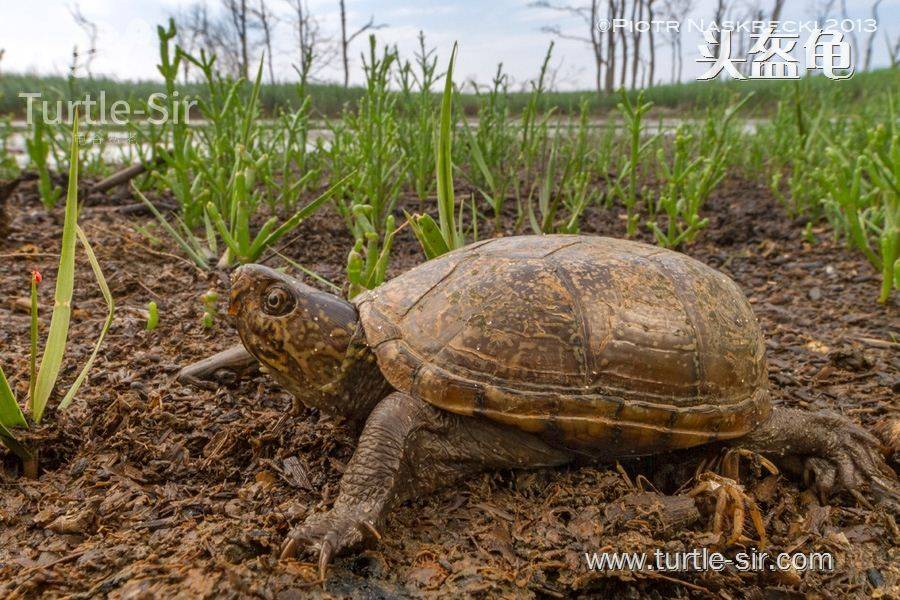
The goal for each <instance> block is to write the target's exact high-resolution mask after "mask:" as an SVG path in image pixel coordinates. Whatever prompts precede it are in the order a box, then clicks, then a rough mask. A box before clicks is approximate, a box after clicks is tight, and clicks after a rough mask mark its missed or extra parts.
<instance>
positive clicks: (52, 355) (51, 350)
mask: <svg viewBox="0 0 900 600" xmlns="http://www.w3.org/2000/svg"><path fill="white" fill-rule="evenodd" d="M69 156H71V160H70V164H69V189H68V191H67V193H66V212H65V219H64V221H63V235H62V247H61V248H60V254H59V270H58V272H57V274H56V294H55V301H54V305H53V315H52V316H51V317H50V330H49V333H48V334H47V343H46V344H45V345H44V353H43V355H42V356H41V366H40V367H39V368H38V374H37V381H36V382H35V385H34V396H33V397H32V398H30V399H29V402H30V403H31V406H30V408H31V415H32V418H33V419H34V422H35V423H40V422H41V417H43V416H44V409H45V408H46V407H47V401H48V400H49V399H50V394H51V392H52V391H53V387H54V386H55V385H56V379H57V377H58V376H59V369H60V367H61V366H62V359H63V355H64V354H65V351H66V339H67V338H68V336H69V320H70V319H71V316H72V292H73V290H74V287H75V228H76V226H77V225H76V223H77V221H78V114H77V112H76V114H75V119H74V124H73V125H72V146H71V150H70V153H69Z"/></svg>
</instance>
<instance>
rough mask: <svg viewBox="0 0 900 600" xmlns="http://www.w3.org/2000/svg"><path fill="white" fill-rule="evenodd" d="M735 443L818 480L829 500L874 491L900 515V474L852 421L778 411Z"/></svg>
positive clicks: (873, 494)
mask: <svg viewBox="0 0 900 600" xmlns="http://www.w3.org/2000/svg"><path fill="white" fill-rule="evenodd" d="M731 443H732V444H733V445H736V446H742V447H744V448H749V449H751V450H754V451H756V452H759V453H760V454H763V455H766V456H769V457H772V458H773V459H775V460H776V462H779V463H780V464H781V466H782V467H783V468H785V469H787V470H788V471H791V472H793V473H795V474H797V475H801V476H802V477H803V478H804V479H805V480H806V481H807V482H809V480H810V479H813V481H812V482H811V484H812V486H813V489H815V490H816V491H817V492H819V494H820V495H821V496H822V497H824V498H827V497H828V496H830V495H831V494H833V493H836V492H840V491H846V492H849V493H851V494H852V495H854V496H855V497H857V498H858V499H859V498H863V501H865V500H864V497H863V496H862V495H861V494H860V492H868V493H869V495H870V497H873V498H874V499H875V500H876V501H877V502H880V503H882V504H883V505H884V506H885V507H887V508H888V509H889V510H891V511H892V512H894V513H895V514H900V487H898V484H897V476H896V474H894V472H893V471H892V470H891V468H890V467H889V466H888V465H887V464H886V463H885V461H884V458H883V457H882V455H881V453H880V451H879V448H880V444H879V442H878V440H877V439H875V437H874V436H873V435H871V434H870V433H869V432H867V431H866V430H864V429H863V428H862V427H860V426H858V425H856V424H854V423H853V422H852V421H850V420H849V419H847V418H846V417H842V416H841V415H838V414H834V413H810V412H805V411H801V410H792V409H787V408H776V409H775V410H773V411H772V416H771V417H770V418H769V420H768V421H767V422H765V423H763V424H762V425H760V427H759V428H757V429H756V430H755V431H753V432H751V433H750V434H748V435H747V436H745V437H742V438H738V439H736V440H734V441H733V442H731Z"/></svg>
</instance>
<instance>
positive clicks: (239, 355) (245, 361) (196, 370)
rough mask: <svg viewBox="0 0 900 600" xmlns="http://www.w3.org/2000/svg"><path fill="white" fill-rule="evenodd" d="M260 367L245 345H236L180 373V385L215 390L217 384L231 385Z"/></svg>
mask: <svg viewBox="0 0 900 600" xmlns="http://www.w3.org/2000/svg"><path fill="white" fill-rule="evenodd" d="M258 367H259V363H258V362H257V360H256V358H254V357H253V355H252V354H250V353H249V352H248V351H247V349H246V348H244V345H243V344H236V345H234V346H232V347H231V348H228V349H227V350H223V351H221V352H218V353H216V354H213V355H212V356H209V357H207V358H204V359H203V360H200V361H197V362H195V363H191V364H189V365H188V366H186V367H184V368H182V369H181V370H180V371H178V375H177V377H176V379H177V380H178V382H179V383H183V384H186V385H193V386H195V387H200V388H212V389H215V387H216V384H217V383H230V382H233V381H235V380H237V379H238V378H240V377H243V376H244V375H248V374H250V373H252V372H253V371H255V370H256V369H257V368H258Z"/></svg>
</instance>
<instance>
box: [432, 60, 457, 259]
mask: <svg viewBox="0 0 900 600" xmlns="http://www.w3.org/2000/svg"><path fill="white" fill-rule="evenodd" d="M455 60H456V44H455V43H454V44H453V51H452V52H451V54H450V64H449V65H448V67H447V74H446V75H445V78H446V80H445V82H444V94H443V97H442V98H441V120H440V129H439V134H438V140H437V153H436V154H437V158H436V160H437V195H438V219H439V221H440V226H441V235H443V236H444V240H445V242H446V245H447V247H448V248H458V247H460V246H461V245H462V241H461V240H460V236H459V232H458V231H457V230H456V227H455V223H454V220H453V215H454V212H455V211H454V208H455V206H456V202H455V198H454V194H453V155H452V139H453V138H452V131H451V128H452V125H453V123H452V113H453V63H454V61H455Z"/></svg>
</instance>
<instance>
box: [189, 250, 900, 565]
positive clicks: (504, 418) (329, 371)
mask: <svg viewBox="0 0 900 600" xmlns="http://www.w3.org/2000/svg"><path fill="white" fill-rule="evenodd" d="M229 314H230V315H232V316H233V317H234V323H235V325H236V328H237V331H238V333H239V335H240V338H241V341H242V343H243V345H244V348H245V351H246V354H245V356H246V357H247V359H248V360H251V361H252V360H257V361H259V363H260V364H261V365H262V366H263V367H264V370H265V371H267V372H268V373H270V374H271V376H272V377H273V378H274V379H275V380H276V381H277V382H278V383H280V384H281V385H282V386H283V387H284V388H286V389H287V390H288V391H289V392H291V393H292V394H293V395H294V396H295V397H296V398H297V399H299V401H300V402H302V403H303V404H305V405H307V406H309V407H314V408H316V409H319V410H320V411H321V412H323V413H327V414H330V415H334V416H338V417H340V418H341V419H343V420H345V421H346V422H347V423H348V424H349V425H351V426H355V427H357V428H358V430H359V431H361V433H360V435H359V440H358V444H357V447H356V449H355V452H354V454H353V457H352V459H351V460H350V462H349V464H348V465H347V466H346V470H345V472H344V474H343V476H342V479H341V483H340V491H339V494H338V497H337V499H336V500H335V502H334V504H333V506H332V508H331V509H330V510H328V511H326V512H319V513H314V514H312V515H310V516H308V517H307V518H306V520H305V521H304V522H303V523H302V524H300V525H298V526H297V527H296V528H294V529H293V530H292V531H291V533H290V534H289V535H288V537H287V539H286V541H285V543H284V546H283V549H282V556H283V557H291V556H295V555H296V554H297V553H298V552H308V553H313V554H315V553H318V560H319V566H320V568H321V569H322V574H323V577H324V572H325V569H326V567H327V565H328V564H329V562H330V561H331V560H332V559H333V557H334V556H336V555H337V554H338V553H340V552H344V551H349V550H351V549H353V548H356V547H358V546H360V545H362V544H363V543H365V542H371V541H372V540H373V539H374V540H377V539H380V533H379V531H380V528H381V527H383V525H384V521H385V518H386V516H387V515H388V513H389V512H390V511H391V510H393V509H395V508H397V507H398V506H399V505H400V504H401V503H403V502H404V501H405V500H407V499H410V498H413V497H418V496H422V495H424V494H428V493H430V492H432V491H433V490H436V489H438V488H439V487H442V486H446V485H450V484H452V483H453V482H456V481H459V480H461V479H464V478H466V477H469V476H472V475H473V474H476V473H478V472H482V471H485V470H491V469H504V468H512V469H519V468H535V467H557V466H560V465H564V464H566V463H573V462H581V461H584V460H595V461H611V460H615V459H621V458H626V457H638V456H646V455H651V454H657V453H662V452H667V451H672V450H678V449H682V448H690V447H694V446H699V445H702V444H711V443H722V444H728V445H734V446H738V447H740V448H741V449H742V450H743V451H752V452H755V453H759V455H760V456H763V457H768V458H771V459H772V460H775V461H776V462H779V463H781V464H782V465H783V466H784V467H785V468H786V469H788V470H789V471H792V472H794V473H797V474H802V475H804V476H805V477H808V476H809V475H812V476H813V478H814V484H813V485H814V486H815V487H816V488H817V489H818V490H819V491H820V492H822V493H823V494H826V495H827V494H830V493H832V492H836V491H840V490H847V491H850V492H852V493H858V492H859V491H860V490H867V491H868V492H869V493H871V494H872V496H874V497H876V498H878V499H881V500H882V501H884V502H885V503H887V504H889V505H890V507H891V508H892V509H894V510H896V506H898V499H900V494H898V492H897V489H898V487H897V483H896V481H897V480H896V475H895V474H894V473H893V471H892V470H891V469H890V467H888V466H887V465H886V464H885V462H884V460H883V457H882V456H881V454H880V453H879V443H878V441H877V440H876V439H875V438H874V437H873V436H872V435H871V434H869V433H868V432H867V431H865V430H864V429H863V428H861V427H860V426H859V425H856V424H854V423H853V422H852V421H850V420H849V419H847V418H845V417H843V416H840V415H837V414H833V413H825V412H819V413H812V412H805V411H800V410H794V409H789V408H780V407H773V405H772V399H771V398H772V397H771V395H770V393H769V390H768V375H767V369H766V359H765V347H766V346H765V341H764V338H763V335H762V331H761V329H760V326H759V324H758V323H757V320H756V318H755V316H754V314H753V310H752V309H751V306H750V304H749V302H748V301H747V299H746V297H745V296H744V294H743V293H742V292H741V289H740V288H739V287H738V285H737V284H736V283H735V282H734V281H733V280H731V279H730V278H729V277H727V276H726V275H724V274H723V273H721V272H720V271H717V270H715V269H713V268H711V267H709V266H707V265H705V264H703V263H701V262H699V261H697V260H695V259H693V258H690V257H689V256H687V255H685V254H682V253H680V252H676V251H672V250H667V249H662V248H658V247H655V246H650V245H647V244H643V243H640V242H636V241H628V240H620V239H614V238H608V237H597V236H587V235H540V236H510V237H500V238H494V239H489V240H483V241H479V242H476V243H472V244H469V245H467V246H464V247H462V248H459V249H456V250H453V251H451V252H448V253H446V254H444V255H442V256H439V257H437V258H433V259H431V260H428V261H426V262H424V263H423V264H421V265H419V266H417V267H414V268H412V269H410V270H409V271H407V272H405V273H403V274H402V275H400V276H398V277H396V278H394V279H392V280H390V281H388V282H386V283H384V284H382V285H380V286H379V287H377V288H375V289H373V290H369V291H366V292H364V293H361V294H359V295H357V296H356V297H354V298H353V299H352V300H350V301H348V300H345V299H343V298H341V297H338V296H336V295H332V294H329V293H326V292H323V291H320V290H317V289H315V288H312V287H310V286H307V285H305V284H304V283H302V282H300V281H298V280H296V279H294V278H292V277H290V276H288V275H286V274H283V273H281V272H278V271H276V270H273V269H271V268H268V267H265V266H261V265H244V266H241V267H239V268H237V269H236V270H235V271H234V273H233V274H232V289H231V293H230V305H229ZM251 357H252V358H251ZM229 358H230V360H231V361H232V362H234V355H233V351H232V355H230V356H229ZM208 366H209V365H208V364H207V367H208ZM191 375H192V376H196V375H198V373H197V372H193V373H191Z"/></svg>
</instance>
